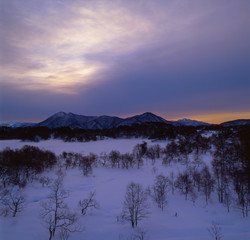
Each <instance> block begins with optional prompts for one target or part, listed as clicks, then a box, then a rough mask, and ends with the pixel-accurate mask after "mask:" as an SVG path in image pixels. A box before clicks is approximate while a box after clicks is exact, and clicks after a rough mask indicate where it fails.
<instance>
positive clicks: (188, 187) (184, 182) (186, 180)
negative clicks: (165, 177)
mask: <svg viewBox="0 0 250 240" xmlns="http://www.w3.org/2000/svg"><path fill="white" fill-rule="evenodd" d="M175 186H176V187H177V188H179V189H180V191H181V193H182V194H185V199H186V200H187V196H188V194H189V193H190V192H192V191H193V185H192V181H191V179H190V175H189V173H188V172H187V171H185V172H184V173H180V174H179V175H178V177H177V179H176V181H175Z"/></svg>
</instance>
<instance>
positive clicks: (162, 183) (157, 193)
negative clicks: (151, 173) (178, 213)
mask: <svg viewBox="0 0 250 240" xmlns="http://www.w3.org/2000/svg"><path fill="white" fill-rule="evenodd" d="M168 182H169V180H168V178H167V177H165V176H163V175H158V176H157V177H156V179H155V183H154V186H153V191H154V195H153V198H154V201H155V202H156V203H157V205H158V207H159V208H161V210H162V211H163V209H164V207H165V206H166V205H167V187H168Z"/></svg>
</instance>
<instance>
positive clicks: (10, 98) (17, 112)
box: [0, 0, 250, 122]
mask: <svg viewBox="0 0 250 240" xmlns="http://www.w3.org/2000/svg"><path fill="white" fill-rule="evenodd" d="M0 11H1V12H0V64H1V66H0V78H1V79H0V80H1V81H0V120H21V121H40V120H44V119H45V118H47V117H48V116H50V115H52V114H54V113H56V112H59V111H65V112H73V113H76V114H83V115H103V114H105V115H117V116H121V117H125V116H131V115H133V114H139V113H143V112H146V111H150V112H153V113H155V114H158V115H160V116H162V117H165V118H166V119H168V120H171V119H179V118H183V117H186V118H192V119H197V120H202V121H208V122H222V121H226V120H231V119H236V118H250V44H249V43H250V21H249V14H250V1H249V0H220V1H218V0H204V1H200V0H189V1H185V0H162V1H161V0H150V1H149V0H148V1H147V0H137V1H135V0H126V1H113V0H107V1H105V0H100V1H95V0H91V1H90V0H89V1H87V0H85V1H84V0H54V1H52V0H50V1H49V0H22V1H20V0H0Z"/></svg>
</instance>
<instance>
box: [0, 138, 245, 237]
mask: <svg viewBox="0 0 250 240" xmlns="http://www.w3.org/2000/svg"><path fill="white" fill-rule="evenodd" d="M143 141H146V142H148V144H157V143H158V144H160V145H161V146H165V145H166V144H167V143H168V142H162V141H161V142H151V141H149V140H143V139H120V140H103V141H96V142H87V143H78V142H76V143H75V142H74V143H65V142H62V141H59V140H49V141H41V142H39V143H32V142H21V141H18V140H10V141H0V149H3V148H5V147H10V148H21V147H22V146H23V145H34V146H38V147H40V148H44V149H48V150H51V151H53V152H55V153H56V154H60V153H62V152H63V151H66V152H69V151H72V152H78V153H84V154H88V153H89V152H93V153H96V154H100V153H101V152H107V153H108V152H110V151H111V150H119V151H120V152H121V153H125V152H131V151H132V149H133V147H134V146H135V145H136V144H137V143H142V142H143ZM203 159H204V161H206V163H207V162H209V159H211V157H210V156H209V154H208V155H205V156H203ZM182 169H183V166H181V165H172V166H162V165H161V160H156V163H155V164H154V165H152V162H151V161H150V160H145V162H144V165H143V167H142V168H140V169H137V168H134V169H128V170H127V169H116V168H104V167H98V168H94V169H93V173H92V175H90V176H88V177H85V176H83V175H82V174H81V172H80V171H79V170H78V169H68V170H67V171H66V176H65V178H64V187H65V189H66V190H69V191H70V196H69V198H68V199H67V203H68V205H69V207H70V208H71V209H74V210H76V211H78V212H79V217H80V223H81V225H82V226H83V227H84V231H82V232H79V233H72V234H71V235H70V237H69V239H72V240H79V239H80V240H81V239H85V240H103V239H105V240H106V239H107V240H127V239H129V240H130V239H133V238H132V236H133V234H134V232H133V231H132V228H131V226H130V224H129V223H121V222H117V216H119V215H120V213H121V210H122V205H123V200H124V195H125V191H126V186H127V185H128V183H130V182H131V181H134V182H136V183H141V184H142V185H143V186H144V187H145V188H146V187H148V186H152V185H153V183H154V179H155V177H156V176H157V175H158V174H160V173H162V174H164V175H166V176H169V174H170V172H171V171H173V172H175V173H178V171H181V170H182ZM55 170H56V169H52V170H50V171H48V172H46V173H43V175H46V176H49V177H55ZM90 191H96V200H97V201H98V202H99V204H100V209H97V210H93V211H91V212H90V213H88V214H87V215H86V216H81V215H80V210H79V209H78V208H77V203H78V201H79V200H80V199H83V198H85V197H87V195H88V193H89V192H90ZM24 193H25V198H26V207H25V208H24V210H23V211H22V212H21V213H18V214H17V216H16V217H15V218H13V217H10V216H9V217H0V239H1V240H20V239H25V240H34V239H36V240H44V239H48V238H49V233H48V230H47V229H46V228H45V227H44V225H43V221H42V219H41V218H40V216H39V212H40V211H41V206H40V202H41V201H43V200H45V199H46V198H47V197H48V195H49V189H48V188H47V187H42V186H41V184H40V183H38V182H36V181H34V182H33V183H29V184H28V185H27V186H26V187H25V190H24ZM167 199H168V205H167V207H166V208H165V210H164V211H163V212H162V211H161V210H160V209H159V208H158V207H157V206H156V205H155V204H154V203H153V201H152V200H150V201H149V202H150V209H149V211H150V212H151V214H150V215H149V217H148V218H147V219H145V220H143V221H141V222H139V228H140V229H141V230H143V231H145V232H146V234H145V238H144V240H145V239H150V240H165V239H169V240H209V239H213V238H211V236H210V235H209V232H208V228H209V227H210V226H211V223H212V222H217V223H218V224H219V225H220V227H221V234H222V236H223V238H222V239H227V240H235V239H237V240H238V239H241V240H249V239H250V217H246V218H243V217H242V214H241V212H240V211H239V210H238V209H234V208H232V209H231V211H230V213H228V212H227V209H226V208H225V207H224V206H222V205H221V204H219V203H218V201H217V196H216V194H215V193H214V194H213V196H212V200H211V201H210V202H209V204H208V205H206V203H205V197H204V196H199V197H198V199H197V201H196V202H195V204H193V202H192V201H190V200H187V201H185V197H184V196H183V195H180V194H179V192H178V191H177V190H176V191H175V194H174V195H172V194H171V192H169V194H168V198H167ZM176 213H177V216H175V214H176Z"/></svg>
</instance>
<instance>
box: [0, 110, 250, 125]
mask: <svg viewBox="0 0 250 240" xmlns="http://www.w3.org/2000/svg"><path fill="white" fill-rule="evenodd" d="M145 122H161V123H167V124H171V125H174V126H209V125H211V124H209V123H206V122H200V121H196V120H190V119H186V118H184V119H181V120H178V121H167V120H165V119H163V118H162V117H159V116H157V115H155V114H153V113H150V112H146V113H143V114H141V115H135V116H132V117H128V118H119V117H115V116H113V117H112V116H105V115H104V116H84V115H78V114H74V113H65V112H58V113H56V114H54V115H52V116H50V117H49V118H47V119H46V120H44V121H42V122H39V123H25V122H18V121H5V122H0V126H5V127H12V128H18V127H48V128H58V127H70V128H72V129H75V128H81V129H107V128H114V127H119V126H131V125H133V124H142V123H145ZM246 124H249V125H250V120H248V119H246V120H235V121H229V122H224V123H222V124H221V125H222V126H225V127H228V126H229V127H230V126H239V125H246Z"/></svg>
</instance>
